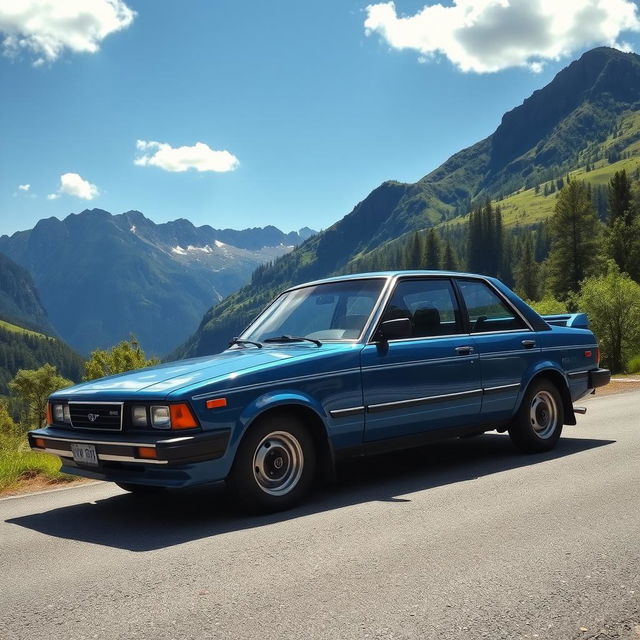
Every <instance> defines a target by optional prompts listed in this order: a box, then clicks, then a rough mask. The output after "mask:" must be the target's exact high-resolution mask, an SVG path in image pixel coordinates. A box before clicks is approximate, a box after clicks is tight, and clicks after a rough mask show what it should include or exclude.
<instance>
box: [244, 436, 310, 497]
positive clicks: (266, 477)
mask: <svg viewBox="0 0 640 640" xmlns="http://www.w3.org/2000/svg"><path fill="white" fill-rule="evenodd" d="M303 468H304V455H303V454H302V447H301V446H300V443H299V442H298V440H297V439H296V438H295V437H294V436H292V435H291V434H290V433H287V432H286V431H274V432H273V433H270V434H269V435H268V436H266V437H264V438H263V439H262V440H261V441H260V444H259V445H258V446H257V447H256V452H255V453H254V455H253V476H254V478H255V479H256V482H257V483H258V486H259V487H260V488H261V489H262V490H263V491H264V492H265V493H268V494H269V495H272V496H282V495H284V494H286V493H289V491H291V490H292V489H293V488H294V487H295V486H296V485H297V484H298V482H299V481H300V477H301V476H302V470H303Z"/></svg>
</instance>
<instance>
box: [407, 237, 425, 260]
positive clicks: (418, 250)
mask: <svg viewBox="0 0 640 640" xmlns="http://www.w3.org/2000/svg"><path fill="white" fill-rule="evenodd" d="M423 260H424V248H423V246H422V240H421V238H420V233H418V232H417V231H415V232H414V234H413V236H412V238H411V242H410V243H409V248H408V254H407V261H406V263H407V269H422V268H423Z"/></svg>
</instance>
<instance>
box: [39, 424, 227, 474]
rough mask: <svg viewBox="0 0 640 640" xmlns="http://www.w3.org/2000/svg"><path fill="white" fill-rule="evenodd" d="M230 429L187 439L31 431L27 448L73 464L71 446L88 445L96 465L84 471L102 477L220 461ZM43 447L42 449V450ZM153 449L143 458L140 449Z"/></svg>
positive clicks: (185, 436) (52, 429)
mask: <svg viewBox="0 0 640 640" xmlns="http://www.w3.org/2000/svg"><path fill="white" fill-rule="evenodd" d="M230 434H231V432H230V430H229V429H221V430H219V431H213V432H206V431H205V432H198V433H194V434H189V435H186V434H185V435H175V434H172V435H171V436H170V437H167V436H168V434H166V433H163V434H154V433H150V434H139V433H136V434H130V435H127V436H125V435H124V434H122V433H118V434H117V435H112V434H104V433H91V434H89V433H82V434H78V433H70V432H69V431H67V430H64V429H55V428H53V427H45V428H44V429H37V430H35V431H30V432H29V434H28V437H29V445H30V446H31V448H32V449H33V450H34V451H46V452H47V453H52V454H54V455H56V456H59V457H60V458H62V459H63V462H64V463H65V464H66V462H67V460H66V459H69V461H71V460H73V454H72V452H71V445H72V444H91V445H93V446H95V448H96V454H97V456H98V462H99V464H98V465H97V466H95V465H83V467H84V468H85V469H88V470H94V471H97V472H99V473H105V472H107V471H108V470H109V468H112V469H113V468H117V467H119V466H121V465H122V464H126V465H127V466H128V465H130V464H132V465H159V466H160V465H165V466H178V465H188V464H192V463H195V462H203V461H206V460H216V459H218V458H221V457H222V456H223V455H224V454H225V451H226V450H227V444H228V442H229V436H230ZM42 445H44V446H42ZM141 448H143V449H146V450H149V449H153V450H154V451H155V455H153V457H147V456H148V453H149V452H148V451H147V456H144V457H143V456H142V455H141V452H140V449H141Z"/></svg>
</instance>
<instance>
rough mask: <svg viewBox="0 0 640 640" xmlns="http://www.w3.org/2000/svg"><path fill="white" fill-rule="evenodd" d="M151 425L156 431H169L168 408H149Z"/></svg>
mask: <svg viewBox="0 0 640 640" xmlns="http://www.w3.org/2000/svg"><path fill="white" fill-rule="evenodd" d="M151 425H152V426H154V427H155V428H156V429H171V413H170V412H169V407H151Z"/></svg>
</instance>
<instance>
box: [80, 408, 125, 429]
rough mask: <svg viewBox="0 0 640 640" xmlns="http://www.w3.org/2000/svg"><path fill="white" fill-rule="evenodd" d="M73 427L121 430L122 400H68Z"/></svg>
mask: <svg viewBox="0 0 640 640" xmlns="http://www.w3.org/2000/svg"><path fill="white" fill-rule="evenodd" d="M69 413H70V415H71V426H72V427H73V428H74V429H95V430H97V431H122V402H95V403H94V402H70V403H69Z"/></svg>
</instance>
